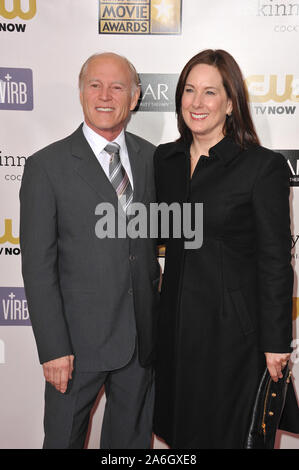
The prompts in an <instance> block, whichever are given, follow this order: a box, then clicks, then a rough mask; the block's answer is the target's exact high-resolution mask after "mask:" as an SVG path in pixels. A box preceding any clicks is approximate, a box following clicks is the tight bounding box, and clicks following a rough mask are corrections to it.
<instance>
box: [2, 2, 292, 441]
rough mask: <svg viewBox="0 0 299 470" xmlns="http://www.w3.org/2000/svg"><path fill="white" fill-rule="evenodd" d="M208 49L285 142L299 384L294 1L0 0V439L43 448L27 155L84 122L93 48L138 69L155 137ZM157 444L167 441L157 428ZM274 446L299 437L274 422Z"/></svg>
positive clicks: (141, 122)
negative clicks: (24, 255)
mask: <svg viewBox="0 0 299 470" xmlns="http://www.w3.org/2000/svg"><path fill="white" fill-rule="evenodd" d="M206 48H221V49H225V50H227V51H228V52H230V53H231V54H232V55H233V56H234V57H235V58H236V60H237V62H238V63H239V65H240V66H241V69H242V71H243V73H244V77H245V80H246V83H247V86H248V91H249V95H250V102H251V110H252V114H253V119H254V122H255V125H256V128H257V131H258V134H259V136H260V139H261V141H262V144H263V145H264V146H266V147H269V148H271V149H274V150H278V151H280V152H281V153H282V154H283V155H284V156H285V158H286V160H287V161H288V164H289V167H290V170H291V185H292V189H291V198H290V202H291V208H292V241H293V248H292V257H293V266H294V270H295V283H294V294H293V297H294V299H293V320H294V338H295V339H294V344H293V346H294V352H293V354H292V360H293V364H294V366H293V372H294V377H295V384H296V389H297V394H298V392H299V364H298V362H299V357H298V355H299V354H298V353H299V339H296V338H299V333H298V330H299V320H298V312H299V299H298V297H299V294H298V273H299V261H298V258H299V192H298V185H299V1H296V0H292V1H287V0H280V1H279V0H278V1H276V0H242V1H241V0H225V1H219V0H100V1H99V0H51V1H49V0H0V266H1V272H0V448H2V449H5V448H6V449H16V448H24V449H26V448H40V447H41V445H42V440H43V427H42V420H43V393H44V380H43V375H42V368H41V366H40V364H39V363H38V358H37V351H36V346H35V342H34V337H33V333H32V328H31V325H30V319H29V314H28V309H27V302H26V298H25V295H24V288H23V281H22V276H21V257H20V245H19V196H18V194H19V188H20V183H21V179H22V173H23V167H24V164H25V161H26V159H27V158H28V156H30V155H31V154H32V153H33V152H35V151H36V150H38V149H40V148H42V147H44V146H45V145H47V144H49V143H50V142H53V141H55V140H58V139H60V138H63V137H65V136H66V135H68V134H70V133H71V132H72V131H73V130H75V129H76V128H77V127H78V125H79V123H80V122H82V112H81V106H80V102H79V92H78V74H79V71H80V68H81V65H82V63H83V62H84V61H85V60H86V58H87V57H89V56H90V55H91V54H93V53H95V52H104V51H112V52H116V53H119V54H122V55H124V56H126V57H128V59H129V60H130V61H131V62H133V64H134V65H135V66H136V68H137V70H138V72H139V74H140V78H141V82H142V92H143V93H142V101H141V103H140V106H139V110H138V112H136V113H134V114H133V115H132V117H131V120H130V123H129V125H128V129H129V130H130V131H132V132H134V133H136V134H139V135H140V136H142V137H144V138H146V139H148V140H150V141H151V142H153V143H154V144H156V145H157V144H160V143H163V142H167V141H169V140H173V139H175V138H177V136H178V133H177V127H176V118H175V113H174V92H175V87H176V82H177V78H178V74H179V73H180V71H181V69H182V67H183V66H184V64H185V63H186V62H187V60H188V59H189V58H191V57H192V56H193V55H194V54H196V53H197V52H199V51H201V50H203V49H206ZM65 184H66V185H67V184H68V182H67V181H65ZM33 230H34V227H33ZM162 261H163V260H162ZM104 405H105V396H104V395H103V394H102V395H101V396H99V400H98V404H97V407H95V409H94V411H93V419H92V422H91V427H90V434H89V441H88V448H98V445H99V436H100V428H101V420H102V415H103V408H104ZM154 447H155V448H164V447H166V446H165V445H164V444H163V443H162V442H161V441H159V440H158V439H155V440H154ZM276 447H277V448H282V449H286V448H297V449H298V448H299V439H297V438H296V437H295V436H294V435H290V434H286V433H284V434H283V433H279V435H278V437H277V441H276Z"/></svg>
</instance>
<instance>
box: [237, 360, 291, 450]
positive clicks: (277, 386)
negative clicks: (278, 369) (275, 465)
mask: <svg viewBox="0 0 299 470" xmlns="http://www.w3.org/2000/svg"><path fill="white" fill-rule="evenodd" d="M282 374H283V377H282V378H281V379H279V380H278V382H274V381H273V380H272V379H271V376H270V374H269V371H268V369H267V368H266V370H265V372H264V374H263V376H262V379H261V381H260V384H259V387H258V392H257V396H256V400H255V403H254V407H253V413H252V417H251V423H250V426H249V432H248V436H247V438H246V444H245V448H246V449H273V448H274V443H275V436H276V431H277V429H278V428H280V429H284V430H286V431H290V432H295V433H297V432H299V408H298V404H297V400H296V396H295V392H294V388H293V382H292V375H291V374H292V372H291V371H290V369H289V366H288V365H286V366H285V367H284V369H283V370H282ZM286 399H287V400H288V402H289V403H288V407H287V409H288V416H285V415H286V413H284V411H285V410H284V408H285V404H286ZM283 415H284V416H283ZM282 418H283V419H282ZM281 422H282V425H281Z"/></svg>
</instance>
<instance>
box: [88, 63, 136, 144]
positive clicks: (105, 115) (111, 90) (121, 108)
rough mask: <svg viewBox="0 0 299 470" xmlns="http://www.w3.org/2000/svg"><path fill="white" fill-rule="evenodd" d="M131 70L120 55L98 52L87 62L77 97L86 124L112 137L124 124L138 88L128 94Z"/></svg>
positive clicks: (107, 136)
mask: <svg viewBox="0 0 299 470" xmlns="http://www.w3.org/2000/svg"><path fill="white" fill-rule="evenodd" d="M132 86H133V81H132V74H131V71H130V69H129V67H128V65H127V63H126V62H125V60H123V59H122V58H121V57H118V56H113V55H109V54H102V55H101V56H98V57H95V58H94V59H92V60H91V62H90V63H89V64H88V67H87V70H86V72H85V75H84V77H83V84H82V89H81V91H80V101H81V105H82V108H83V113H84V118H85V122H86V124H87V125H88V126H89V127H91V129H93V130H94V131H95V132H97V133H98V134H100V135H101V136H103V137H105V138H106V139H107V140H110V141H112V140H113V139H115V138H116V137H117V136H118V135H119V133H120V132H121V131H122V129H123V128H124V126H125V124H126V121H127V118H128V115H129V113H130V111H132V110H133V109H134V108H135V106H136V105H137V102H138V98H139V94H140V91H139V89H137V90H136V91H135V92H134V93H133V94H132Z"/></svg>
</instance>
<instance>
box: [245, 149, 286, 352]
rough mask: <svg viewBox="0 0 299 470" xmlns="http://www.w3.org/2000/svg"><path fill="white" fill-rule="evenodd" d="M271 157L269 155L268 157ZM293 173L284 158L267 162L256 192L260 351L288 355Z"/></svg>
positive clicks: (276, 156)
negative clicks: (290, 175)
mask: <svg viewBox="0 0 299 470" xmlns="http://www.w3.org/2000/svg"><path fill="white" fill-rule="evenodd" d="M267 156H268V155H267ZM289 181H290V179H289V169H288V166H287V163H286V160H285V158H284V157H283V156H282V155H281V154H277V153H274V152H271V156H270V158H265V161H264V162H263V165H262V168H261V171H260V173H259V175H258V177H257V179H256V182H255V185H254V190H253V209H254V216H255V225H256V240H257V271H258V272H257V275H258V291H259V310H260V312H259V322H260V324H259V332H260V338H259V341H260V348H261V350H262V351H264V352H276V353H279V352H280V353H286V352H290V351H291V347H290V345H291V341H292V292H293V269H292V265H291V232H290V209H289V191H290V188H289Z"/></svg>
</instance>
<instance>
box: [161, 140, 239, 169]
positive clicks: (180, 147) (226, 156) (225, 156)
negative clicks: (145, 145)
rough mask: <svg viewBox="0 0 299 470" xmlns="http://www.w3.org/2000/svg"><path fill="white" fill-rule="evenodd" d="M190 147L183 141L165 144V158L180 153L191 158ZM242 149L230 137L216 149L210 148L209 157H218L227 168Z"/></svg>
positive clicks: (219, 143)
mask: <svg viewBox="0 0 299 470" xmlns="http://www.w3.org/2000/svg"><path fill="white" fill-rule="evenodd" d="M189 149H190V145H189V144H187V143H186V142H183V141H176V142H171V143H170V144H165V148H164V149H163V150H164V152H163V157H164V158H171V157H172V156H174V155H177V154H178V153H183V154H184V155H185V156H187V157H188V158H189V156H190V150H189ZM241 151H242V148H241V147H240V146H239V145H238V144H236V143H235V142H234V141H233V140H232V139H231V138H230V137H224V138H223V139H222V140H220V142H218V143H217V144H216V145H214V147H211V148H210V151H209V157H212V156H216V157H217V158H219V160H220V161H222V162H223V164H224V165H225V166H226V165H228V164H229V163H230V162H231V161H232V160H233V159H234V158H235V157H236V156H237V155H238V154H239V153H240V152H241Z"/></svg>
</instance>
